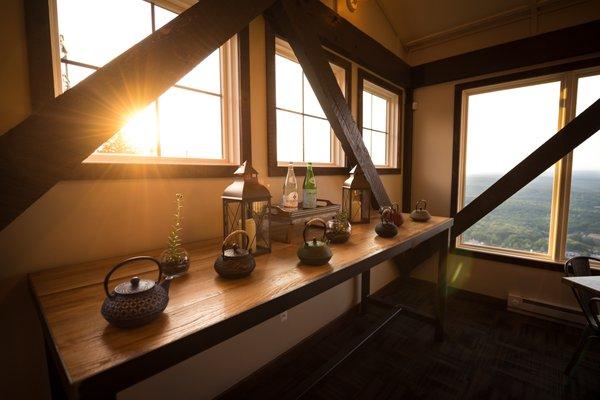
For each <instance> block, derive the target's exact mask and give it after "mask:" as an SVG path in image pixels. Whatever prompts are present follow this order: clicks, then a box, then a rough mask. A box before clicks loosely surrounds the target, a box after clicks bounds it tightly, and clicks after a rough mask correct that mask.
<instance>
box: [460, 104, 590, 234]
mask: <svg viewBox="0 0 600 400" xmlns="http://www.w3.org/2000/svg"><path fill="white" fill-rule="evenodd" d="M599 130H600V100H596V102H595V103H594V104H592V105H591V106H589V107H588V108H587V109H586V110H585V111H584V112H582V113H581V114H579V115H578V116H577V117H576V118H575V119H573V120H572V121H571V122H569V123H568V124H567V125H566V126H565V127H563V128H562V129H561V130H560V131H558V132H557V133H556V134H555V135H554V136H552V137H551V138H550V139H548V141H546V142H545V143H544V144H542V145H541V146H540V147H539V148H538V149H537V150H535V151H534V152H533V153H531V154H530V155H529V156H527V157H526V158H525V159H524V160H523V161H521V162H520V163H519V164H517V166H516V167H514V168H513V169H511V170H510V171H509V172H508V173H507V174H506V175H504V176H503V177H502V178H500V179H499V180H498V181H496V183H494V184H493V185H492V186H490V187H489V188H488V189H487V190H486V191H485V192H483V193H482V194H480V195H479V196H478V197H477V198H475V200H473V201H472V202H470V203H469V204H467V206H466V207H465V208H463V209H462V210H460V211H459V212H458V213H457V214H456V216H455V217H454V226H453V228H452V237H453V238H456V237H457V236H458V235H460V234H462V233H463V232H464V231H465V230H467V229H468V228H469V227H471V226H472V225H473V224H475V223H476V222H477V221H479V220H480V219H482V218H483V217H485V216H486V215H487V214H489V213H490V212H491V211H493V210H494V209H495V208H496V207H498V206H499V205H500V204H502V203H504V202H505V201H506V200H508V199H509V198H510V197H512V196H513V195H514V194H515V193H517V192H518V191H519V190H521V189H522V188H523V187H525V185H527V184H529V183H530V182H531V181H532V180H534V179H535V178H537V177H538V176H540V175H541V174H542V173H544V171H546V170H547V169H548V168H550V167H551V166H552V165H554V164H556V163H557V162H558V161H559V160H560V159H562V158H563V157H565V156H566V155H567V154H569V153H570V152H572V151H573V150H574V149H575V148H576V147H577V146H579V145H580V144H581V143H583V142H584V141H586V140H587V139H588V138H589V137H591V136H592V135H593V134H594V133H596V132H598V131H599Z"/></svg>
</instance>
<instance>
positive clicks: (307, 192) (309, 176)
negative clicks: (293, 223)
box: [302, 162, 317, 208]
mask: <svg viewBox="0 0 600 400" xmlns="http://www.w3.org/2000/svg"><path fill="white" fill-rule="evenodd" d="M302 189H303V192H304V193H303V196H302V207H303V208H316V207H317V181H316V179H315V173H314V172H313V167H312V163H310V162H309V163H308V165H307V166H306V176H305V177H304V185H303V186H302Z"/></svg>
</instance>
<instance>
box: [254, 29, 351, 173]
mask: <svg viewBox="0 0 600 400" xmlns="http://www.w3.org/2000/svg"><path fill="white" fill-rule="evenodd" d="M277 39H280V40H283V41H287V40H286V38H285V37H284V36H283V35H281V34H279V33H276V32H275V31H274V30H273V27H272V26H271V24H269V23H268V22H265V56H266V78H267V159H268V173H269V176H285V175H286V174H287V163H285V165H284V163H283V162H278V161H277V109H278V108H277V105H276V87H275V79H276V78H275V73H276V71H275V56H276V54H277ZM323 50H324V51H325V53H326V55H327V58H328V60H329V62H330V63H332V64H335V65H336V66H337V67H339V68H340V69H343V70H344V72H345V81H344V91H345V98H346V102H347V103H348V106H349V107H351V104H352V63H351V62H350V61H348V60H346V59H345V58H343V57H341V56H338V55H337V54H335V53H333V52H331V51H329V50H327V49H325V48H324V49H323ZM332 137H335V134H334V135H332ZM335 140H339V139H337V138H335V139H332V151H333V152H334V157H337V160H336V161H338V162H339V161H343V162H344V166H339V165H338V166H335V165H332V166H324V165H323V164H315V163H313V166H314V167H313V170H314V172H315V174H318V175H347V174H348V173H349V171H350V168H349V166H348V160H347V157H346V155H345V154H344V152H343V149H341V145H340V146H339V149H338V150H335V149H334V147H338V146H333V142H335ZM294 169H295V170H296V173H297V174H300V175H302V174H305V173H306V166H305V163H294Z"/></svg>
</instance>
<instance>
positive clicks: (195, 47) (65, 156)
mask: <svg viewBox="0 0 600 400" xmlns="http://www.w3.org/2000/svg"><path fill="white" fill-rule="evenodd" d="M274 2H275V0H245V1H239V0H200V1H199V2H198V3H197V4H195V5H194V6H192V7H191V8H189V9H188V10H186V11H184V12H183V13H181V14H180V15H179V16H178V17H177V18H175V19H174V20H173V21H171V22H170V23H168V24H167V25H165V26H164V27H162V28H161V29H160V30H158V31H156V32H155V33H153V34H152V35H150V36H148V37H147V38H146V39H144V40H142V41H141V42H139V43H138V44H136V45H135V46H133V47H132V48H130V49H129V50H127V51H126V52H125V53H123V54H121V55H120V56H119V57H117V58H115V59H114V60H113V61H111V62H110V63H108V64H106V65H105V66H104V67H103V68H101V69H100V70H98V71H97V72H96V73H94V74H92V75H91V76H90V77H89V78H87V79H86V80H84V81H83V82H81V83H80V84H78V85H77V86H75V87H74V88H72V89H70V90H68V91H67V92H65V93H64V94H62V95H60V96H58V97H56V98H55V99H53V100H51V101H49V102H48V103H47V104H46V105H44V106H42V107H40V108H39V109H38V110H36V111H34V112H33V113H32V114H31V115H30V116H29V117H28V118H27V119H25V120H24V121H23V122H21V123H20V124H18V125H17V126H15V127H14V128H12V129H11V130H9V131H8V132H6V133H5V134H4V135H2V136H0V187H2V190H0V229H2V228H4V227H6V226H7V225H8V224H9V223H10V222H12V221H13V220H14V219H15V218H16V217H17V216H19V215H20V214H21V213H22V212H23V211H25V210H26V209H27V207H29V206H30V205H31V204H33V203H34V202H35V201H36V200H37V199H38V198H39V197H41V196H42V195H43V194H44V193H45V192H47V191H48V190H49V189H50V188H52V187H53V186H54V185H55V184H56V183H57V182H58V181H60V180H62V179H64V178H66V177H67V176H68V175H69V174H70V173H71V172H72V170H73V169H74V168H76V167H77V166H79V165H80V164H81V162H82V161H83V160H85V159H86V158H87V157H88V156H89V155H90V154H92V153H93V152H94V150H96V149H97V148H98V147H99V146H101V145H102V143H104V142H105V141H106V140H108V139H110V137H111V136H113V134H114V133H115V132H117V131H118V130H119V129H120V128H121V127H122V126H123V125H124V124H125V123H126V120H127V117H128V116H130V115H131V114H132V113H134V112H135V111H137V110H140V109H142V108H143V107H145V106H147V105H148V104H149V103H151V102H152V101H153V100H155V99H156V98H157V97H158V96H160V94H162V93H163V92H165V91H166V90H167V89H169V88H170V87H172V86H173V85H174V84H175V83H176V82H177V81H178V80H179V79H181V78H182V77H183V76H184V75H185V74H186V73H187V72H189V71H190V70H191V69H192V68H194V67H195V66H196V65H197V64H198V63H200V62H201V61H202V60H204V59H205V58H206V57H207V56H208V55H210V54H211V53H212V52H213V51H214V50H215V49H217V48H218V47H220V46H221V45H222V44H224V43H225V42H226V41H227V40H229V39H230V38H231V37H232V36H233V35H235V34H236V33H238V32H239V31H241V30H242V29H243V28H244V27H246V26H247V25H248V24H249V23H250V21H252V20H253V19H254V18H256V17H257V16H258V15H260V14H261V13H262V12H263V11H264V10H265V9H266V8H268V7H269V6H271V5H272V4H273V3H274Z"/></svg>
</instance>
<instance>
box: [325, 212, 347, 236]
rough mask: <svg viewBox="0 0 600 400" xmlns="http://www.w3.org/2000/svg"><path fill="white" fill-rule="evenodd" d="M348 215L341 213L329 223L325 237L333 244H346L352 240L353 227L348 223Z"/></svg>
mask: <svg viewBox="0 0 600 400" xmlns="http://www.w3.org/2000/svg"><path fill="white" fill-rule="evenodd" d="M348 219H349V218H348V213H347V212H346V211H341V212H339V213H337V214H336V215H335V217H333V219H330V220H329V221H327V231H326V233H325V236H326V237H327V239H329V241H330V242H331V243H345V242H347V241H348V239H350V233H351V232H352V225H350V222H349V221H348Z"/></svg>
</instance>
